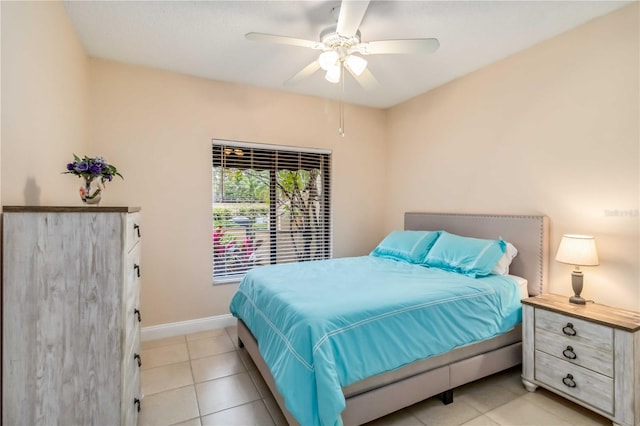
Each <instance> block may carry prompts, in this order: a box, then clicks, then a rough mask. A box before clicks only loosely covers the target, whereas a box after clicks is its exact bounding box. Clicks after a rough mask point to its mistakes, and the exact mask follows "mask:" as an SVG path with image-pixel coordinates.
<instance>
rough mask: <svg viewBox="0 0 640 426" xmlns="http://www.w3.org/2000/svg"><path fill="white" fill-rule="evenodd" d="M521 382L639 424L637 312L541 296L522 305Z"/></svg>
mask: <svg viewBox="0 0 640 426" xmlns="http://www.w3.org/2000/svg"><path fill="white" fill-rule="evenodd" d="M522 303H523V304H524V306H523V329H522V333H523V336H522V347H523V369H522V381H523V383H524V385H525V387H526V388H527V390H529V391H535V389H536V388H537V387H538V386H542V387H544V388H546V389H548V390H550V391H553V392H555V393H557V394H558V395H561V396H563V397H565V398H567V399H570V400H571V401H574V402H576V403H578V404H580V405H583V406H585V407H587V408H589V409H591V410H593V411H595V412H597V413H599V414H601V415H603V416H605V417H607V418H609V419H611V420H612V421H613V422H614V423H615V424H620V425H626V426H637V425H640V312H632V311H625V310H622V309H616V308H612V307H609V306H605V305H599V304H596V303H587V304H586V305H576V304H572V303H569V298H568V297H565V296H558V295H554V294H543V295H540V296H536V297H530V298H528V299H524V300H523V301H522Z"/></svg>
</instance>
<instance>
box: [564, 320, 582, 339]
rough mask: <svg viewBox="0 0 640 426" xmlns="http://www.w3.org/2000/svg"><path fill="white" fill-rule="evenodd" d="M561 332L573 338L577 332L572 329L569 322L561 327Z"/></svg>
mask: <svg viewBox="0 0 640 426" xmlns="http://www.w3.org/2000/svg"><path fill="white" fill-rule="evenodd" d="M562 332H563V333H564V334H566V335H567V336H575V335H576V334H578V332H577V331H576V330H575V329H574V328H573V324H571V323H570V322H568V323H567V325H565V326H564V327H562Z"/></svg>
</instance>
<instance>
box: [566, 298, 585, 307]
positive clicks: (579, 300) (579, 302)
mask: <svg viewBox="0 0 640 426" xmlns="http://www.w3.org/2000/svg"><path fill="white" fill-rule="evenodd" d="M569 302H570V303H575V304H576V305H586V304H587V301H586V300H585V299H583V298H582V297H580V296H571V297H570V298H569Z"/></svg>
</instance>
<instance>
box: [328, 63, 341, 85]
mask: <svg viewBox="0 0 640 426" xmlns="http://www.w3.org/2000/svg"><path fill="white" fill-rule="evenodd" d="M340 74H341V69H340V65H334V66H332V67H331V68H329V69H328V70H327V73H326V74H325V75H324V78H325V80H327V81H328V82H329V83H338V82H340Z"/></svg>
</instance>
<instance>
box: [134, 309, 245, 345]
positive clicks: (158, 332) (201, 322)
mask: <svg viewBox="0 0 640 426" xmlns="http://www.w3.org/2000/svg"><path fill="white" fill-rule="evenodd" d="M236 324H237V320H236V319H235V318H234V317H233V316H232V315H231V314H226V315H218V316H215V317H207V318H198V319H194V320H188V321H180V322H172V323H169V324H160V325H152V326H149V327H142V330H141V331H140V339H141V340H142V341H146V340H156V339H163V338H165V337H173V336H180V335H183V334H191V333H197V332H199V331H207V330H214V329H217V328H225V327H232V326H234V325H236Z"/></svg>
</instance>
